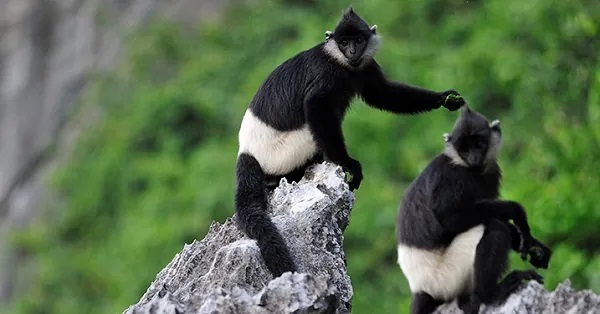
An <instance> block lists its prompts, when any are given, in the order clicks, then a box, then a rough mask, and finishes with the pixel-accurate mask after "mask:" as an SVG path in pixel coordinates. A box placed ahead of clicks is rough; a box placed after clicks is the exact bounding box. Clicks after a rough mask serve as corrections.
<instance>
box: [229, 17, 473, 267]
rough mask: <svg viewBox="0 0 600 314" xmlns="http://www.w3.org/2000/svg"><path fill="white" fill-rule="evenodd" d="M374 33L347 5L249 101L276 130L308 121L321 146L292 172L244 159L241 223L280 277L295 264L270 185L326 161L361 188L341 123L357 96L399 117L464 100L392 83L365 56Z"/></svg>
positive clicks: (240, 178) (240, 164) (240, 177)
mask: <svg viewBox="0 0 600 314" xmlns="http://www.w3.org/2000/svg"><path fill="white" fill-rule="evenodd" d="M374 34H375V28H373V29H371V28H369V27H368V25H367V24H366V23H365V22H364V21H363V20H362V19H361V18H360V17H359V16H358V15H356V14H355V13H354V12H353V11H352V10H348V11H347V12H346V13H345V14H344V15H343V17H342V19H341V20H340V22H339V23H338V25H337V27H336V29H335V32H334V33H332V34H331V36H328V39H327V40H326V42H323V43H320V44H318V45H316V46H314V47H312V48H310V49H308V50H305V51H303V52H300V53H299V54H297V55H296V56H294V57H292V58H290V59H289V60H287V61H285V62H283V63H282V64H281V65H279V66H278V67H277V68H276V69H275V70H274V71H273V72H272V73H271V74H270V75H269V76H268V77H267V78H266V80H265V81H264V83H263V84H262V86H261V87H260V88H259V89H258V91H257V93H256V95H255V96H254V98H253V99H252V102H251V103H250V106H249V110H250V111H251V112H252V113H253V114H254V115H255V116H256V117H258V118H259V119H260V120H261V121H263V122H264V123H266V124H267V125H269V126H270V127H272V128H274V129H276V130H279V131H292V130H297V129H299V128H302V127H303V126H305V125H306V124H308V127H309V129H310V132H311V133H312V136H313V137H314V139H315V142H316V143H317V145H318V149H319V152H317V154H316V156H314V159H313V160H312V161H311V162H309V163H308V164H305V165H297V168H296V170H294V171H292V172H291V173H288V174H280V173H264V172H263V171H262V170H261V169H260V167H259V164H258V162H257V161H256V160H252V156H250V155H248V154H246V155H244V154H242V155H241V156H240V158H239V159H238V164H237V168H238V170H237V173H238V176H237V180H238V191H237V193H236V212H237V216H238V220H239V221H240V228H241V229H242V230H243V231H244V232H245V233H246V234H247V235H248V236H249V237H251V238H253V239H258V240H259V245H260V247H261V253H262V255H263V258H264V259H265V262H266V264H267V266H269V269H270V270H271V271H272V272H273V274H274V275H275V276H279V275H281V273H282V272H285V271H293V270H295V269H296V266H295V265H294V263H293V261H292V258H291V257H290V254H289V252H288V249H287V248H286V246H285V242H284V241H283V239H282V238H281V236H280V235H279V233H278V232H277V229H276V228H275V226H274V225H273V224H272V223H271V221H270V219H269V216H268V215H267V213H266V208H267V202H266V196H265V194H264V190H265V189H266V188H267V187H268V188H273V187H274V186H277V184H278V183H279V179H281V178H282V177H286V178H287V179H288V181H290V179H292V180H295V181H297V180H299V179H300V178H301V177H302V174H303V173H304V169H305V168H306V167H307V166H308V165H309V164H311V163H312V162H314V161H315V160H322V159H323V158H326V159H328V160H330V161H332V162H334V163H337V164H338V165H340V166H342V167H343V168H344V169H345V170H346V171H348V172H350V173H351V175H352V179H351V181H350V182H349V187H350V189H351V190H355V189H358V188H359V186H360V183H361V181H362V178H363V175H362V167H361V164H360V162H358V161H357V160H355V159H353V158H352V157H350V155H349V154H348V151H347V150H346V146H345V143H344V138H343V134H342V121H343V119H344V115H345V114H346V110H347V109H348V107H349V105H350V102H351V100H352V99H353V98H354V97H357V96H358V97H363V98H364V100H365V101H366V102H367V103H368V104H369V105H370V106H372V107H375V108H379V109H383V110H387V111H390V112H394V113H398V114H414V113H419V112H426V111H430V110H433V109H436V108H439V107H440V106H442V105H443V106H445V107H446V108H448V109H449V110H456V109H458V108H459V107H460V106H462V104H463V103H464V101H462V99H460V100H448V101H447V99H446V97H447V96H448V95H450V94H456V95H458V93H456V92H455V91H454V90H448V91H444V92H434V91H429V90H426V89H422V88H418V87H412V86H409V85H406V84H403V83H398V82H392V81H389V80H388V79H387V78H386V77H385V75H384V74H383V73H382V71H381V69H380V67H379V65H378V64H377V63H376V62H375V61H374V60H373V59H372V58H370V57H368V56H365V52H366V51H367V49H368V41H369V39H370V38H371V37H372V36H374ZM327 42H330V44H331V43H335V45H336V47H338V48H339V49H340V50H341V51H343V54H344V55H345V56H346V57H347V61H348V63H349V64H350V65H349V66H344V65H342V64H340V63H339V60H335V58H334V57H333V56H332V55H330V54H328V53H327V52H326V51H325V45H326V44H327ZM248 168H249V169H248ZM259 170H260V171H259Z"/></svg>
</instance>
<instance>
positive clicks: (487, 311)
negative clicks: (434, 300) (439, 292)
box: [436, 280, 600, 314]
mask: <svg viewBox="0 0 600 314" xmlns="http://www.w3.org/2000/svg"><path fill="white" fill-rule="evenodd" d="M479 313H480V314H509V313H510V314H521V313H522V314H538V313H539V314H567V313H568V314H600V296H598V295H596V294H594V293H593V292H592V291H590V290H582V291H575V290H574V289H573V288H572V287H571V283H570V282H569V281H568V280H566V281H565V282H563V283H561V284H559V285H558V287H556V289H555V290H554V291H551V292H549V291H546V290H544V287H543V286H542V285H541V284H539V283H537V282H535V281H531V282H529V283H528V284H527V285H526V286H524V287H523V288H521V289H520V290H519V291H518V292H516V293H515V294H513V295H512V296H510V297H509V298H508V300H506V303H504V304H502V305H496V306H482V307H481V309H480V311H479ZM436 314H462V311H461V310H459V309H458V307H457V306H456V302H453V303H451V304H447V305H443V306H440V307H439V308H438V310H437V311H436Z"/></svg>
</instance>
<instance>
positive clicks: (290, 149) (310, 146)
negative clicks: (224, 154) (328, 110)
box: [238, 109, 317, 175]
mask: <svg viewBox="0 0 600 314" xmlns="http://www.w3.org/2000/svg"><path fill="white" fill-rule="evenodd" d="M238 139H239V151H238V155H239V154H241V153H248V154H250V155H252V156H254V158H256V160H257V161H258V163H259V164H260V166H261V168H262V169H263V171H264V172H265V173H266V174H269V175H284V174H287V173H289V172H290V171H292V170H294V169H296V168H297V167H298V166H301V165H304V164H305V163H306V162H307V161H308V160H309V159H310V158H312V157H313V156H314V155H315V154H316V153H317V144H316V142H315V140H314V138H313V136H312V133H311V132H310V130H309V129H308V125H304V126H303V127H302V128H301V129H298V130H294V131H278V130H276V129H274V128H272V127H270V126H268V125H267V124H266V123H264V122H263V121H261V120H260V119H259V118H258V117H257V116H255V115H254V113H252V111H250V109H248V110H246V113H245V114H244V118H243V119H242V125H241V127H240V132H239V135H238Z"/></svg>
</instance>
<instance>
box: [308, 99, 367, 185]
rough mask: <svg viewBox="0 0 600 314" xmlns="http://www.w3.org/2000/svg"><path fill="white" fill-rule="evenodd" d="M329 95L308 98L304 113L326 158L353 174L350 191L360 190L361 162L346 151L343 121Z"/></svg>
mask: <svg viewBox="0 0 600 314" xmlns="http://www.w3.org/2000/svg"><path fill="white" fill-rule="evenodd" d="M326 94H327V93H320V94H315V95H312V96H310V97H308V98H307V100H306V101H305V103H304V112H305V115H306V121H307V123H308V126H309V128H310V131H311V133H312V135H313V137H314V139H315V141H316V142H317V145H318V146H319V148H320V149H321V151H322V152H323V153H324V155H325V157H326V158H327V159H329V160H331V161H332V162H334V163H336V164H338V165H340V166H342V167H343V168H344V170H345V171H348V172H350V173H351V174H352V180H351V181H350V183H349V187H350V190H355V189H358V187H359V186H360V182H361V181H362V178H363V175H362V167H361V164H360V162H358V161H357V160H355V159H353V158H351V157H350V156H349V155H348V151H347V150H346V144H345V143H344V135H343V133H342V120H341V117H339V115H337V114H336V113H335V111H334V109H333V108H334V106H333V104H334V101H335V100H333V99H330V98H329V97H326V96H325V95H326Z"/></svg>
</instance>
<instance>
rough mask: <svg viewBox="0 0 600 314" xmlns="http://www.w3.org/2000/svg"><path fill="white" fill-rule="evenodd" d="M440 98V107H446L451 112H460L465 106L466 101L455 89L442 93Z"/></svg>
mask: <svg viewBox="0 0 600 314" xmlns="http://www.w3.org/2000/svg"><path fill="white" fill-rule="evenodd" d="M440 98H441V99H440V105H442V106H444V107H446V108H447V109H448V110H450V111H455V110H458V109H459V108H460V107H462V106H463V105H464V104H465V100H464V99H463V98H462V96H460V94H459V93H458V92H457V91H455V90H453V89H449V90H447V91H444V92H441V93H440Z"/></svg>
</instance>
